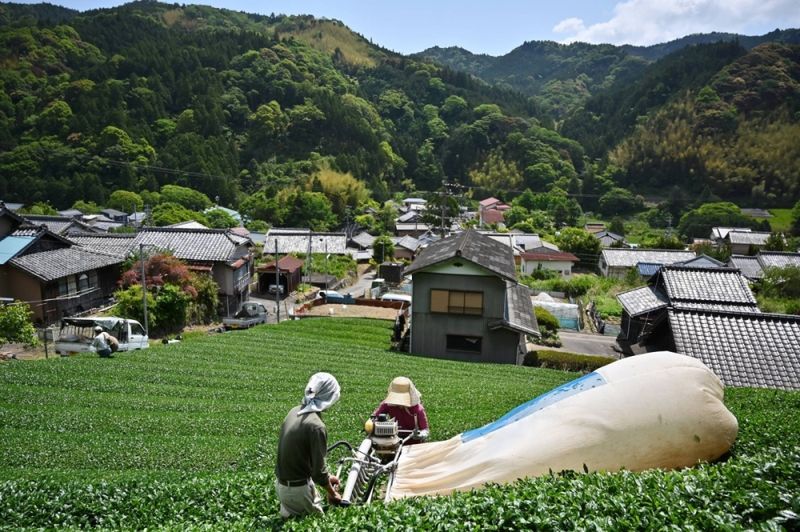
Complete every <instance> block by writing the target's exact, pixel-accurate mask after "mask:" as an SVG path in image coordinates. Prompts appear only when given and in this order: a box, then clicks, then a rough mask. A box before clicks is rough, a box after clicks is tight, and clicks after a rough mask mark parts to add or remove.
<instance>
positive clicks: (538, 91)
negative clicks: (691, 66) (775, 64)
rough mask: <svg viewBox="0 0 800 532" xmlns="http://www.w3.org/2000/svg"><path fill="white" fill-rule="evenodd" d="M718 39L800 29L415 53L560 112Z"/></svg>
mask: <svg viewBox="0 0 800 532" xmlns="http://www.w3.org/2000/svg"><path fill="white" fill-rule="evenodd" d="M717 42H729V43H737V44H738V45H739V46H741V47H742V48H744V49H746V50H750V49H752V48H754V47H756V46H758V45H760V44H763V43H765V42H784V43H794V44H799V43H800V30H795V29H792V30H775V31H772V32H770V33H767V34H766V35H761V36H747V35H738V34H735V33H705V34H695V35H688V36H686V37H682V38H680V39H676V40H674V41H670V42H667V43H662V44H655V45H652V46H631V45H623V46H614V45H610V44H599V45H594V44H586V43H572V44H566V45H565V44H559V43H556V42H553V41H531V42H526V43H524V44H522V45H521V46H519V47H517V48H515V49H513V50H511V51H510V52H509V53H507V54H505V55H502V56H498V57H493V56H490V55H485V54H473V53H471V52H469V51H468V50H464V49H463V48H458V47H449V48H439V47H433V48H429V49H427V50H424V51H422V52H420V53H418V54H415V55H414V56H415V57H420V58H426V59H429V60H432V61H434V62H436V63H439V64H441V65H446V66H449V67H450V68H453V69H456V70H462V71H464V72H468V73H470V74H472V75H474V76H476V77H478V78H480V79H482V80H484V81H487V82H489V83H493V84H496V85H500V86H507V87H509V88H513V89H515V90H518V91H520V92H522V93H524V94H527V95H531V96H536V97H537V98H538V99H539V100H540V101H541V102H542V104H543V105H544V106H545V107H546V109H547V110H548V111H549V112H550V113H551V114H552V115H553V116H554V117H555V118H561V117H563V116H564V115H565V114H566V113H568V112H569V111H572V110H574V109H576V108H578V107H579V106H580V105H581V104H582V103H583V102H584V101H585V99H586V98H588V97H590V96H592V95H594V94H596V93H597V92H598V91H600V90H603V89H606V88H608V87H609V86H610V85H611V84H613V83H614V82H617V83H626V82H629V81H630V80H632V79H635V78H637V77H638V76H639V75H640V74H642V73H643V72H644V70H645V67H646V64H647V63H648V62H652V61H656V60H658V59H661V58H663V57H665V56H667V55H669V54H672V53H675V52H680V51H681V50H684V49H685V48H687V47H690V46H694V45H698V44H711V43H717Z"/></svg>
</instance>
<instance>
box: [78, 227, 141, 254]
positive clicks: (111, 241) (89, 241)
mask: <svg viewBox="0 0 800 532" xmlns="http://www.w3.org/2000/svg"><path fill="white" fill-rule="evenodd" d="M69 239H70V240H72V241H73V242H75V243H76V244H79V245H80V246H83V247H85V248H89V249H93V250H97V251H102V252H104V253H108V254H110V255H116V256H118V257H127V256H128V255H130V253H131V251H133V249H134V247H135V235H134V234H132V233H130V234H124V233H122V234H113V233H112V234H107V233H105V234H94V233H83V234H80V235H70V236H69Z"/></svg>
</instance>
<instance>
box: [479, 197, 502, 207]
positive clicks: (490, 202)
mask: <svg viewBox="0 0 800 532" xmlns="http://www.w3.org/2000/svg"><path fill="white" fill-rule="evenodd" d="M496 203H500V200H499V199H497V198H495V197H491V198H486V199H483V200H481V201H479V202H478V204H479V205H480V206H481V207H488V206H489V205H494V204H496Z"/></svg>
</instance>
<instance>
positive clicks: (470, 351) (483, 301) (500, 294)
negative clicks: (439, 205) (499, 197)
mask: <svg viewBox="0 0 800 532" xmlns="http://www.w3.org/2000/svg"><path fill="white" fill-rule="evenodd" d="M405 273H406V274H407V275H409V274H410V275H412V276H413V292H412V293H413V298H412V300H413V304H412V312H411V342H410V346H411V352H412V353H417V354H423V355H427V356H432V357H437V358H448V359H454V360H468V361H475V362H500V363H505V364H517V363H520V362H521V360H522V357H524V355H525V351H526V350H525V344H526V336H533V337H538V336H539V329H538V326H537V324H536V318H535V316H534V314H533V305H532V304H531V298H530V291H529V290H528V288H527V287H525V286H523V285H520V284H518V283H517V279H516V271H515V268H514V256H513V253H512V250H511V248H510V247H509V246H507V245H504V244H502V243H500V242H497V241H495V240H493V239H492V238H490V237H488V236H485V235H482V234H480V233H478V232H477V231H473V230H469V231H464V232H462V233H458V234H456V235H453V236H450V237H448V238H445V239H442V240H439V241H438V242H434V243H432V244H430V245H429V246H428V247H426V248H425V249H423V250H422V251H421V252H420V253H419V255H417V258H416V259H415V260H414V262H413V263H411V265H410V266H409V268H408V269H407V270H406V272H405Z"/></svg>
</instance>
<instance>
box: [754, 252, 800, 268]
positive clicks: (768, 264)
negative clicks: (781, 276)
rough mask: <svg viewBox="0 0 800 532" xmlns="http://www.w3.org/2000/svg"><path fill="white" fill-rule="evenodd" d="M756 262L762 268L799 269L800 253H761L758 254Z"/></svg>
mask: <svg viewBox="0 0 800 532" xmlns="http://www.w3.org/2000/svg"><path fill="white" fill-rule="evenodd" d="M758 262H760V263H761V267H762V268H785V267H786V266H797V267H800V253H784V252H780V251H762V252H760V253H759V254H758Z"/></svg>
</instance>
